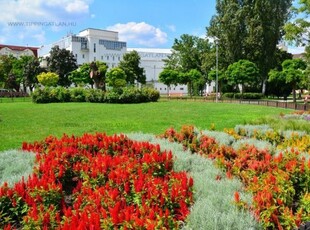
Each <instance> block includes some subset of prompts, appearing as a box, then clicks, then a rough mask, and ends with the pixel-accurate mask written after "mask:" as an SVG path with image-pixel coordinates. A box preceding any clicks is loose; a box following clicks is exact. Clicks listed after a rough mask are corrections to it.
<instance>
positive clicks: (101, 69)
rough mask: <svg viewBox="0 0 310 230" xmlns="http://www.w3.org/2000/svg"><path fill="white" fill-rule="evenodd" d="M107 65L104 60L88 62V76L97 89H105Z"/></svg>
mask: <svg viewBox="0 0 310 230" xmlns="http://www.w3.org/2000/svg"><path fill="white" fill-rule="evenodd" d="M107 70H108V65H107V64H106V63H105V62H101V61H96V62H92V63H90V78H91V79H92V81H93V82H94V83H95V87H96V88H97V89H102V90H103V91H105V90H106V73H107Z"/></svg>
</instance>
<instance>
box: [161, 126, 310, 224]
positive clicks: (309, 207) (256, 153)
mask: <svg viewBox="0 0 310 230" xmlns="http://www.w3.org/2000/svg"><path fill="white" fill-rule="evenodd" d="M234 135H236V133H234ZM161 137H163V138H167V139H169V140H171V141H178V142H180V143H183V144H184V147H185V148H189V149H190V150H191V151H192V152H193V153H197V154H201V155H202V156H205V157H208V158H211V159H214V161H215V162H216V164H217V165H218V166H219V167H221V168H223V169H224V170H225V171H226V175H227V177H228V178H231V177H233V176H235V177H238V178H240V180H241V181H242V182H243V184H244V186H245V189H246V191H248V192H250V193H252V194H253V200H252V203H250V204H249V203H247V202H245V201H243V200H242V199H241V198H240V195H239V193H238V192H236V193H235V197H234V199H235V203H236V205H237V206H238V207H240V208H242V209H247V210H249V211H251V212H252V213H253V214H254V216H255V217H256V218H257V219H258V220H259V221H260V222H261V223H262V225H263V227H264V228H265V229H294V228H296V227H298V226H300V225H301V224H302V223H303V222H308V221H310V199H309V198H310V196H309V194H310V191H309V188H310V160H309V159H308V160H306V159H305V158H304V157H302V156H301V154H300V153H299V152H298V151H296V150H294V149H293V148H292V149H291V150H285V151H283V152H282V153H280V154H278V155H272V154H271V153H270V152H268V151H267V150H258V149H257V148H255V147H254V146H244V147H243V148H240V149H237V150H235V149H233V148H232V147H231V146H224V145H219V144H218V143H217V142H216V141H215V139H214V138H212V137H208V136H206V135H199V136H197V132H196V131H195V129H194V127H192V126H186V127H183V128H182V130H181V131H180V132H177V131H175V130H174V129H173V128H170V129H168V130H167V131H166V132H165V133H164V134H163V135H161ZM269 137H271V136H269ZM275 137H277V136H276V135H275ZM239 138H241V136H239ZM216 179H221V178H220V176H219V177H218V178H216Z"/></svg>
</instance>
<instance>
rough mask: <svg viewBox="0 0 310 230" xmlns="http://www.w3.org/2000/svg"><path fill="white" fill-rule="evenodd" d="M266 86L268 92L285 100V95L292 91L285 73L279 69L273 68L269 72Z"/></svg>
mask: <svg viewBox="0 0 310 230" xmlns="http://www.w3.org/2000/svg"><path fill="white" fill-rule="evenodd" d="M268 88H270V89H269V90H268V91H269V94H271V95H275V96H277V97H278V98H279V97H283V98H284V100H287V97H288V96H289V95H290V94H291V92H292V87H291V85H290V84H288V83H287V82H286V79H285V75H284V74H283V73H282V71H281V70H277V69H273V70H270V72H269V78H268Z"/></svg>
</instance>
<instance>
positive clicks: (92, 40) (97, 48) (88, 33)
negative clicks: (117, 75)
mask: <svg viewBox="0 0 310 230" xmlns="http://www.w3.org/2000/svg"><path fill="white" fill-rule="evenodd" d="M54 46H59V48H60V49H67V50H70V51H72V53H73V55H74V56H75V58H76V60H77V64H78V65H81V64H83V63H90V62H92V61H102V62H105V63H107V65H108V66H109V67H111V68H113V67H115V66H117V65H118V63H119V62H120V60H121V59H122V57H123V55H124V54H125V53H126V47H127V44H126V42H122V41H119V39H118V32H114V31H108V30H100V29H92V28H88V29H85V30H82V31H81V32H80V33H78V34H76V35H73V34H70V35H68V36H66V37H64V38H62V39H61V40H59V41H57V42H55V43H53V44H50V45H47V46H42V47H41V49H40V50H39V56H41V57H46V56H48V55H49V52H50V50H51V48H52V47H54Z"/></svg>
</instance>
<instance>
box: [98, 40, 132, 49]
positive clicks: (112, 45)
mask: <svg viewBox="0 0 310 230" xmlns="http://www.w3.org/2000/svg"><path fill="white" fill-rule="evenodd" d="M99 45H103V46H104V47H105V48H106V49H108V50H121V49H122V48H125V47H126V42H118V41H109V40H103V39H99Z"/></svg>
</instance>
